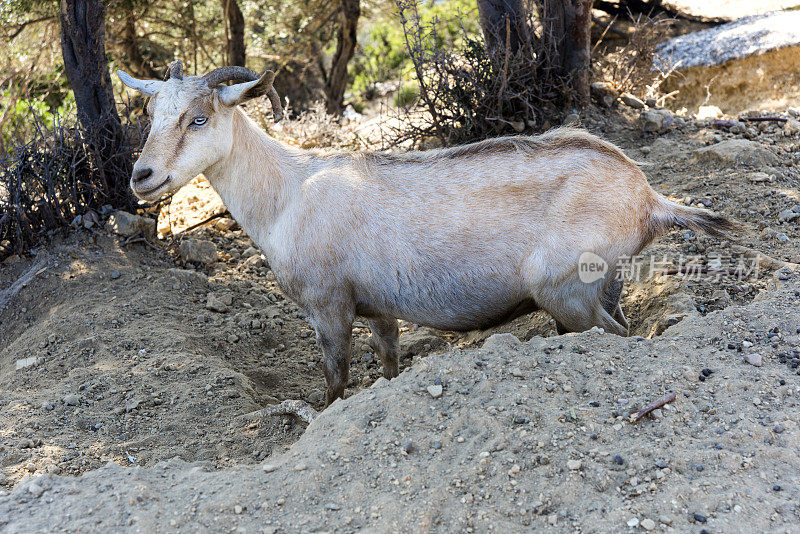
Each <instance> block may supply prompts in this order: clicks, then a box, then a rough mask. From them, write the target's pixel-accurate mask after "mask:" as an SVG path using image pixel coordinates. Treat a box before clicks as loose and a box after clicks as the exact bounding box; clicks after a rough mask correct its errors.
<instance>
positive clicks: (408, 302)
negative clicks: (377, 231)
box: [356, 283, 538, 331]
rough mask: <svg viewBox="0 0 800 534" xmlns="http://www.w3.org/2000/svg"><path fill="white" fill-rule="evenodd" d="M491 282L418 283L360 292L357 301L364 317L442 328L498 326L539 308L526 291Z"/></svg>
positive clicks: (460, 329)
mask: <svg viewBox="0 0 800 534" xmlns="http://www.w3.org/2000/svg"><path fill="white" fill-rule="evenodd" d="M490 286H491V284H485V283H484V284H481V285H471V284H464V285H459V284H436V285H426V284H423V285H422V286H420V285H416V284H414V285H413V286H412V285H409V286H405V287H401V288H399V291H397V292H392V293H393V294H390V295H387V294H383V295H382V297H383V298H377V299H376V298H375V297H376V296H377V295H376V293H374V292H368V291H367V292H359V293H361V294H362V296H363V298H360V299H358V301H357V304H356V313H357V314H358V315H361V316H363V317H377V316H392V317H396V318H399V319H405V320H407V321H410V322H413V323H417V324H420V325H424V326H430V327H433V328H437V329H440V330H452V331H467V330H476V329H480V330H483V329H486V328H491V327H494V326H498V325H501V324H504V323H506V322H508V321H511V320H513V319H515V318H517V317H520V316H522V315H525V314H527V313H531V312H533V311H536V310H537V309H538V307H537V305H536V303H535V302H534V301H533V299H532V298H530V297H528V296H526V295H520V294H519V293H518V292H517V291H513V292H512V291H508V290H507V289H506V288H497V287H490ZM373 289H374V288H373ZM378 293H380V292H378Z"/></svg>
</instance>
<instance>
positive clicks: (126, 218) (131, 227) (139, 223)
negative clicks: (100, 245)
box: [106, 210, 156, 237]
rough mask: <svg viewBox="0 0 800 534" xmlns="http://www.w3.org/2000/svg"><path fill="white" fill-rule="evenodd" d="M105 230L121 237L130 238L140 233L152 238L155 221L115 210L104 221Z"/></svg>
mask: <svg viewBox="0 0 800 534" xmlns="http://www.w3.org/2000/svg"><path fill="white" fill-rule="evenodd" d="M106 229H107V230H109V231H110V232H114V233H115V234H117V235H121V236H126V237H129V236H132V235H134V234H135V233H137V232H141V234H142V235H143V236H144V237H152V236H154V235H155V233H156V221H154V220H153V219H149V218H147V217H142V216H140V215H134V214H132V213H128V212H127V211H122V210H117V211H115V212H114V213H112V214H111V216H110V217H109V218H108V221H106Z"/></svg>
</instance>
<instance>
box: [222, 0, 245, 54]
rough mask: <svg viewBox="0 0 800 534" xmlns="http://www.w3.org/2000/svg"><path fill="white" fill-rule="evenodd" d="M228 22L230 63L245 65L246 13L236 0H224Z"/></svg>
mask: <svg viewBox="0 0 800 534" xmlns="http://www.w3.org/2000/svg"><path fill="white" fill-rule="evenodd" d="M222 9H223V10H224V12H225V18H226V19H227V24H228V32H229V33H228V36H227V37H228V64H229V65H238V66H240V67H244V66H245V45H244V15H243V14H242V10H241V9H239V3H238V2H237V1H236V0H222Z"/></svg>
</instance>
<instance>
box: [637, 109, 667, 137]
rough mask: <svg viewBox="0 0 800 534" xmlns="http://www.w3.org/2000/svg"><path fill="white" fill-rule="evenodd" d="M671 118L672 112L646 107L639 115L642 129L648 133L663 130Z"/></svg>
mask: <svg viewBox="0 0 800 534" xmlns="http://www.w3.org/2000/svg"><path fill="white" fill-rule="evenodd" d="M673 120H674V119H673V118H672V113H670V112H669V111H667V110H666V109H646V110H644V111H642V113H641V114H640V115H639V124H640V125H641V127H642V130H644V131H645V132H648V133H659V132H662V131H664V130H665V129H666V128H667V127H668V126H669V125H670V124H671V123H672V122H673Z"/></svg>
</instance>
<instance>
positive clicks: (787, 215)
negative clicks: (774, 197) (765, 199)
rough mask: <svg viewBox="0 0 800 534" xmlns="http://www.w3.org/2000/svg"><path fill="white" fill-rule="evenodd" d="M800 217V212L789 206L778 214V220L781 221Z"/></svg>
mask: <svg viewBox="0 0 800 534" xmlns="http://www.w3.org/2000/svg"><path fill="white" fill-rule="evenodd" d="M798 217H800V213H797V212H796V211H794V210H793V209H791V208H787V209H785V210H783V211H782V212H780V213H779V214H778V221H779V222H790V221H793V220H795V219H797V218H798Z"/></svg>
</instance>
